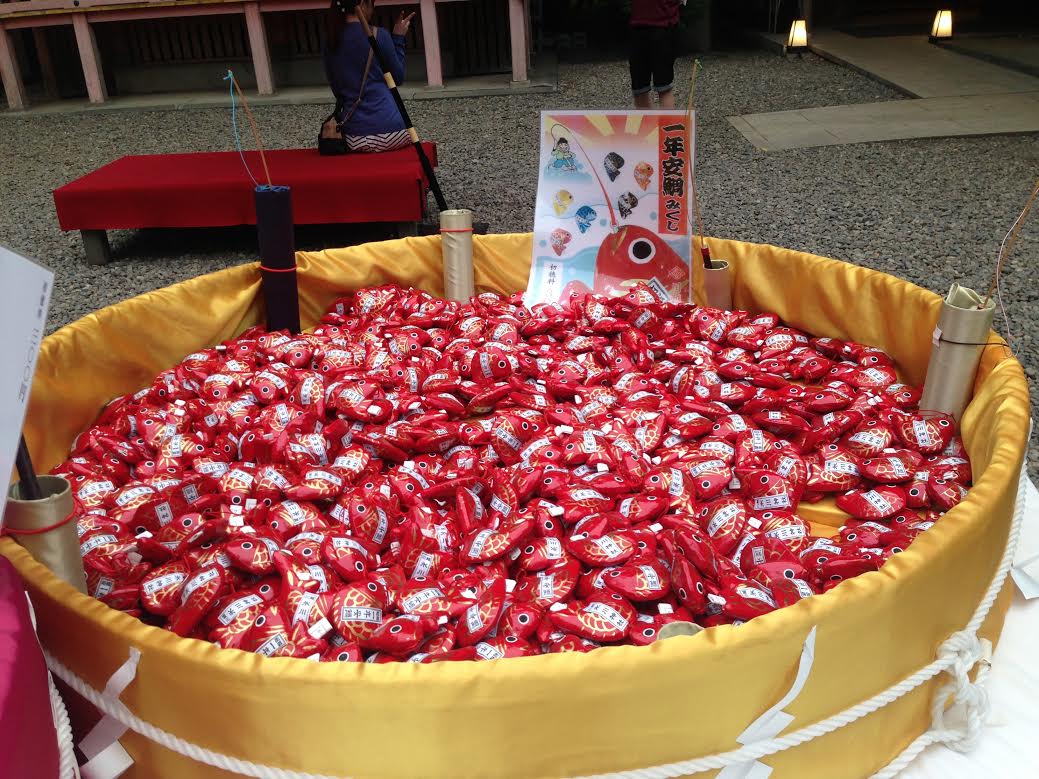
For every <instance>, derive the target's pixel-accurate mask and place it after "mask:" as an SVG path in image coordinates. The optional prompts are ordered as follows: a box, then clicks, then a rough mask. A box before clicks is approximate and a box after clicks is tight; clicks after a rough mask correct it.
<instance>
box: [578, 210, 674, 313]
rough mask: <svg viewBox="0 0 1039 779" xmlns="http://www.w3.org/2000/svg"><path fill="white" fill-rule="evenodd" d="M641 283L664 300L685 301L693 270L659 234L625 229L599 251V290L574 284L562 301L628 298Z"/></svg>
mask: <svg viewBox="0 0 1039 779" xmlns="http://www.w3.org/2000/svg"><path fill="white" fill-rule="evenodd" d="M640 282H642V283H645V284H648V285H649V286H650V287H652V288H653V289H655V290H656V291H657V292H659V293H662V294H661V297H662V298H663V297H665V296H667V297H670V298H671V299H672V300H682V299H683V296H684V294H685V293H684V289H685V286H686V285H687V284H688V283H689V266H688V265H686V263H685V262H684V261H683V260H682V258H681V257H679V256H678V254H677V253H676V252H675V250H674V249H672V248H671V247H670V246H668V245H667V243H665V242H664V240H663V239H662V238H661V237H660V236H659V235H657V234H656V233H653V232H651V231H649V230H647V229H646V228H645V227H639V226H638V225H624V226H623V227H621V228H620V229H618V230H617V232H616V233H614V234H612V235H608V236H606V239H605V240H604V241H603V242H602V245H601V246H600V247H599V252H598V253H597V254H596V257H595V281H594V284H595V288H594V289H588V285H587V284H583V283H582V282H580V281H571V282H570V283H569V284H567V285H566V288H565V289H564V290H563V295H562V298H561V299H562V300H567V299H569V297H570V294H571V293H577V294H585V293H588V292H597V293H599V294H600V295H611V296H615V295H624V294H626V293H627V291H628V289H630V288H631V287H633V286H635V285H636V284H638V283H640Z"/></svg>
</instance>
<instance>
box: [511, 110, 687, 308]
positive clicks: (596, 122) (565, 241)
mask: <svg viewBox="0 0 1039 779" xmlns="http://www.w3.org/2000/svg"><path fill="white" fill-rule="evenodd" d="M694 127H695V118H694V115H693V114H688V113H686V112H684V111H546V112H543V113H542V114H541V160H540V171H539V176H538V195H537V204H536V206H535V212H534V253H533V259H532V264H531V272H530V281H529V282H528V285H527V293H526V297H525V302H526V304H527V305H528V306H529V305H533V304H535V303H547V302H556V301H559V300H566V299H568V298H569V296H570V294H571V293H574V292H576V293H585V292H589V291H594V292H597V293H600V294H604V295H624V294H626V293H627V291H628V289H630V287H632V286H633V285H634V284H636V283H638V282H640V281H641V282H644V283H646V284H648V285H649V286H650V287H652V288H653V290H654V291H655V292H656V293H657V295H658V296H659V297H660V298H661V299H664V300H675V301H687V300H690V299H691V289H692V285H691V280H690V267H691V265H690V256H691V254H692V241H691V219H690V212H691V205H692V193H691V191H690V187H691V181H692V166H693V160H694V153H693V151H694V138H695V134H694V131H693V128H694Z"/></svg>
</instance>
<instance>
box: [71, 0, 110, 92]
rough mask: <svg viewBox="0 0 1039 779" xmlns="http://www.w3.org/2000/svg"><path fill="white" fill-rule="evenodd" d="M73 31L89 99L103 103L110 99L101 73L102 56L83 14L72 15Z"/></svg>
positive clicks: (91, 28) (92, 30) (91, 29)
mask: <svg viewBox="0 0 1039 779" xmlns="http://www.w3.org/2000/svg"><path fill="white" fill-rule="evenodd" d="M72 29H73V30H75V31H76V45H77V46H78V47H79V61H80V64H81V65H82V66H83V80H84V81H85V82H86V84H87V97H89V98H90V102H91V103H103V102H105V101H106V100H107V99H108V89H107V88H106V87H105V77H104V74H102V72H101V55H100V54H98V52H97V38H95V37H94V28H93V27H91V26H90V22H88V21H87V17H86V16H84V15H83V14H73V15H72Z"/></svg>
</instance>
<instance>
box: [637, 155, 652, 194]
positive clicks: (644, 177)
mask: <svg viewBox="0 0 1039 779" xmlns="http://www.w3.org/2000/svg"><path fill="white" fill-rule="evenodd" d="M634 173H635V183H636V184H638V185H639V186H640V187H642V191H643V192H645V191H646V190H647V189H648V188H649V180H650V179H651V178H652V177H653V166H652V165H650V164H649V163H648V162H640V163H639V164H638V165H636V166H635V170H634Z"/></svg>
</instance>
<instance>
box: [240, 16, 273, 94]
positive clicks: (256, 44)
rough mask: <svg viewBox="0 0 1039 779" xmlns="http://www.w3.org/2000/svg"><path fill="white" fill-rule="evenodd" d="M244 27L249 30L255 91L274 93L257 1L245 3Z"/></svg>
mask: <svg viewBox="0 0 1039 779" xmlns="http://www.w3.org/2000/svg"><path fill="white" fill-rule="evenodd" d="M245 27H246V29H247V30H248V32H249V49H250V50H251V51H252V55H253V70H254V71H255V73H256V91H257V92H258V93H260V94H261V95H273V94H274V76H273V75H271V52H270V49H268V48H267V30H266V29H265V28H264V26H263V14H261V13H260V5H259V3H246V4H245Z"/></svg>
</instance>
